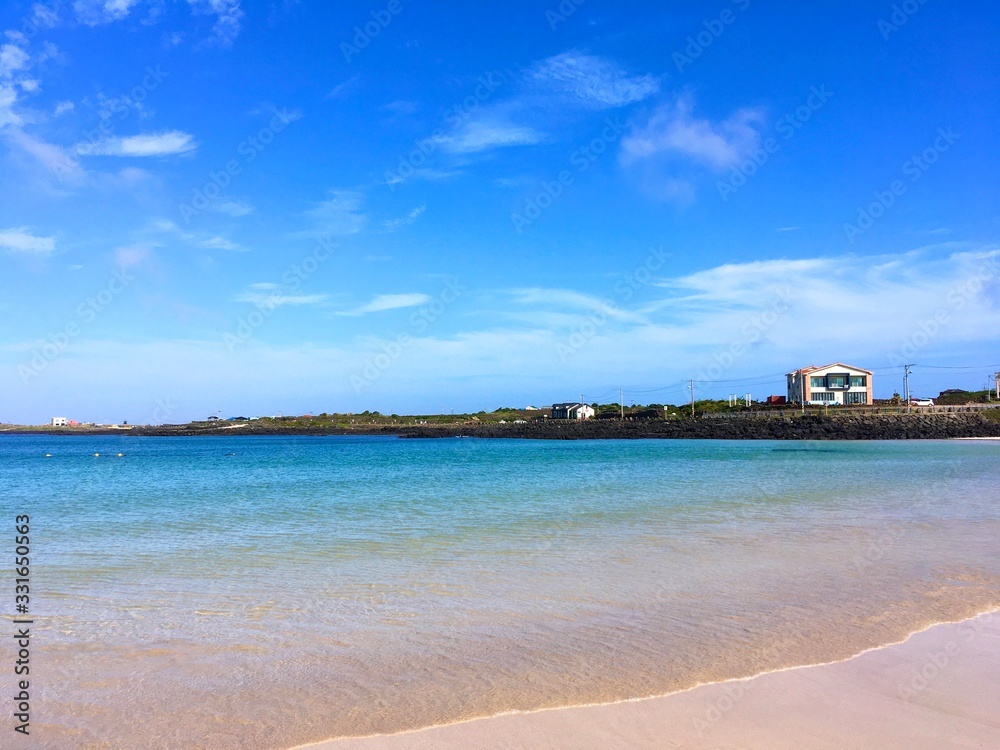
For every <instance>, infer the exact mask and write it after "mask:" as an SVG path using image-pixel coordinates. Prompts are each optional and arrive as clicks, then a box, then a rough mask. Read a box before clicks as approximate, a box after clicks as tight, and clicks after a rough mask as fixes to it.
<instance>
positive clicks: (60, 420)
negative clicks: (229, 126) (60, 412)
mask: <svg viewBox="0 0 1000 750" xmlns="http://www.w3.org/2000/svg"><path fill="white" fill-rule="evenodd" d="M67 425H69V420H68V419H66V417H52V426H53V427H66V426H67Z"/></svg>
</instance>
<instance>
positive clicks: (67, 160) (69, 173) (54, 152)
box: [7, 129, 83, 180]
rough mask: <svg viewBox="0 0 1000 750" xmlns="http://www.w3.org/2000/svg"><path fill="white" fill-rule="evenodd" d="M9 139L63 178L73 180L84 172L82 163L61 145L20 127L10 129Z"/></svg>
mask: <svg viewBox="0 0 1000 750" xmlns="http://www.w3.org/2000/svg"><path fill="white" fill-rule="evenodd" d="M7 140H8V141H9V142H10V143H11V144H12V145H13V146H15V147H16V148H18V149H20V150H21V151H23V152H24V153H26V154H28V155H29V156H31V157H33V158H34V159H36V160H37V161H38V162H39V163H40V164H42V166H44V167H45V168H46V169H47V170H49V171H50V172H52V173H54V174H55V175H56V176H57V177H59V178H60V179H62V180H73V179H76V178H79V177H81V176H82V174H83V170H82V169H81V168H80V163H79V162H78V161H77V160H76V159H75V158H74V157H73V156H71V155H70V154H69V153H68V152H67V151H65V150H64V149H63V148H61V147H59V146H56V145H54V144H52V143H46V142H45V141H43V140H40V139H38V138H35V137H33V136H30V135H28V134H27V133H25V132H24V131H22V130H18V129H11V130H9V131H8V132H7Z"/></svg>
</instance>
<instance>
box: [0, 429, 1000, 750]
mask: <svg viewBox="0 0 1000 750" xmlns="http://www.w3.org/2000/svg"><path fill="white" fill-rule="evenodd" d="M998 473H1000V442H996V441H985V440H983V441H971V440H970V441H959V440H953V441H900V442H895V441H882V442H772V441H699V440H620V441H619V440H593V441H587V440H581V441H563V440H551V441H549V440H491V439H476V438H464V439H463V438H447V439H402V438H394V437H382V436H379V437H365V436H356V437H354V436H352V437H316V436H309V437H306V436H302V437H294V436H293V437H289V436H237V435H233V436H226V437H221V436H220V437H216V436H212V437H131V436H124V435H123V436H48V435H3V436H0V488H2V489H0V492H2V494H0V509H2V514H0V525H2V526H3V527H5V528H6V529H7V530H6V531H5V532H4V533H3V534H2V535H0V540H6V541H0V545H6V546H7V549H0V556H3V557H5V558H6V559H7V560H8V564H7V565H6V566H4V569H5V570H6V571H7V572H6V573H5V574H4V575H5V576H6V577H7V581H6V582H4V583H3V584H2V585H0V590H4V591H7V592H8V593H7V594H5V595H3V600H4V601H3V611H4V612H5V613H7V614H8V615H10V616H11V617H8V618H6V620H5V621H6V622H7V625H6V626H5V627H6V629H7V631H8V633H7V635H11V636H12V635H13V633H14V630H13V629H14V625H13V624H12V623H11V618H12V617H14V616H17V615H16V613H15V610H14V606H15V605H14V602H15V600H14V593H13V592H14V585H15V583H14V580H13V579H14V577H15V573H14V571H13V567H12V564H11V560H12V558H13V556H14V553H15V541H14V536H15V534H14V527H15V518H16V517H17V516H21V515H26V516H28V517H29V518H30V605H29V612H28V613H27V615H20V617H21V618H24V617H29V618H30V619H31V621H32V625H31V656H30V696H31V716H30V718H31V746H32V747H45V748H49V747H51V748H59V749H60V750H62V749H70V748H86V749H93V750H119V749H121V748H128V750H142V749H143V748H155V749H156V750H162V749H163V748H185V749H187V748H206V749H209V750H229V749H235V748H261V749H266V750H272V749H273V750H286V749H287V748H292V747H295V746H297V745H299V744H302V743H307V742H315V741H319V740H323V739H329V738H334V737H347V736H367V735H373V734H382V733H395V732H400V731H406V730H411V729H416V728H420V727H427V726H433V725H441V724H448V723H452V722H457V721H464V720H468V719H472V718H476V717H484V716H492V715H496V714H501V713H506V712H512V711H535V710H540V709H545V708H553V707H559V706H576V705H587V704H600V703H609V702H616V701H622V700H629V699H635V698H643V697H649V696H656V695H664V694H668V693H671V692H674V691H678V690H684V689H687V688H690V687H692V686H695V685H698V684H703V683H710V682H715V681H721V680H726V679H732V678H737V677H746V676H750V675H754V674H759V673H763V672H768V671H772V670H776V669H781V668H784V667H789V666H796V665H803V664H816V663H826V662H830V661H837V660H841V659H845V658H848V657H850V656H852V655H854V654H857V653H858V652H860V651H862V650H865V649H869V648H873V647H878V646H881V645H885V644H889V643H894V642H898V641H900V640H902V639H904V638H906V637H907V635H909V634H911V633H913V632H915V631H917V630H920V629H922V628H924V627H927V626H928V625H930V624H932V623H936V622H947V621H957V620H961V619H964V618H967V617H970V616H973V615H975V614H977V613H980V612H984V611H988V610H992V609H996V608H997V607H1000V541H998V540H1000V481H998ZM13 641H14V639H13V638H11V637H3V638H0V659H2V663H3V664H4V665H11V664H13V663H14V661H15V659H16V657H17V654H16V652H15V644H14V642H13ZM3 672H4V675H5V676H4V677H3V678H0V690H2V692H3V693H4V694H9V693H10V692H11V691H13V690H15V687H16V686H15V677H14V675H13V673H12V669H10V668H8V666H4V667H3ZM19 679H20V678H19ZM4 713H5V714H8V718H7V719H5V723H6V724H10V723H11V721H12V720H11V719H10V716H9V714H10V713H11V703H10V702H9V701H8V707H7V710H5V711H4ZM4 735H5V736H6V737H7V738H8V739H10V738H11V736H12V732H11V731H10V727H8V728H7V729H6V730H5V731H4ZM6 741H7V740H4V742H6Z"/></svg>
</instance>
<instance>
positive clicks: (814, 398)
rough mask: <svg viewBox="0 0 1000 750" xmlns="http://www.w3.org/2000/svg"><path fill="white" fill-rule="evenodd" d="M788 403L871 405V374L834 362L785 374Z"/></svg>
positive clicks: (869, 371)
mask: <svg viewBox="0 0 1000 750" xmlns="http://www.w3.org/2000/svg"><path fill="white" fill-rule="evenodd" d="M787 378H788V401H789V402H791V403H796V404H801V403H806V404H814V405H821V406H851V405H858V404H871V403H872V371H871V370H864V369H862V368H860V367H851V366H850V365H845V364H844V363H843V362H834V363H833V364H832V365H824V366H823V367H816V366H812V367H803V368H802V369H801V370H793V371H792V372H790V373H788V376H787Z"/></svg>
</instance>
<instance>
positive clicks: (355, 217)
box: [298, 190, 368, 237]
mask: <svg viewBox="0 0 1000 750" xmlns="http://www.w3.org/2000/svg"><path fill="white" fill-rule="evenodd" d="M329 196H330V197H329V198H327V199H326V200H325V201H321V202H320V203H318V204H316V205H315V206H314V207H313V208H311V209H309V210H308V211H306V212H305V215H306V216H308V217H309V218H311V219H313V220H314V222H315V228H314V229H312V230H309V231H305V232H299V233H298V236H306V237H316V236H329V235H338V234H339V235H344V234H357V233H358V232H360V231H361V230H362V229H364V227H365V225H366V224H367V223H368V216H367V215H366V214H365V213H364V212H363V211H362V210H361V208H362V206H363V205H364V201H365V196H364V194H363V193H362V192H361V191H360V190H333V191H331V192H330V194H329Z"/></svg>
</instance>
